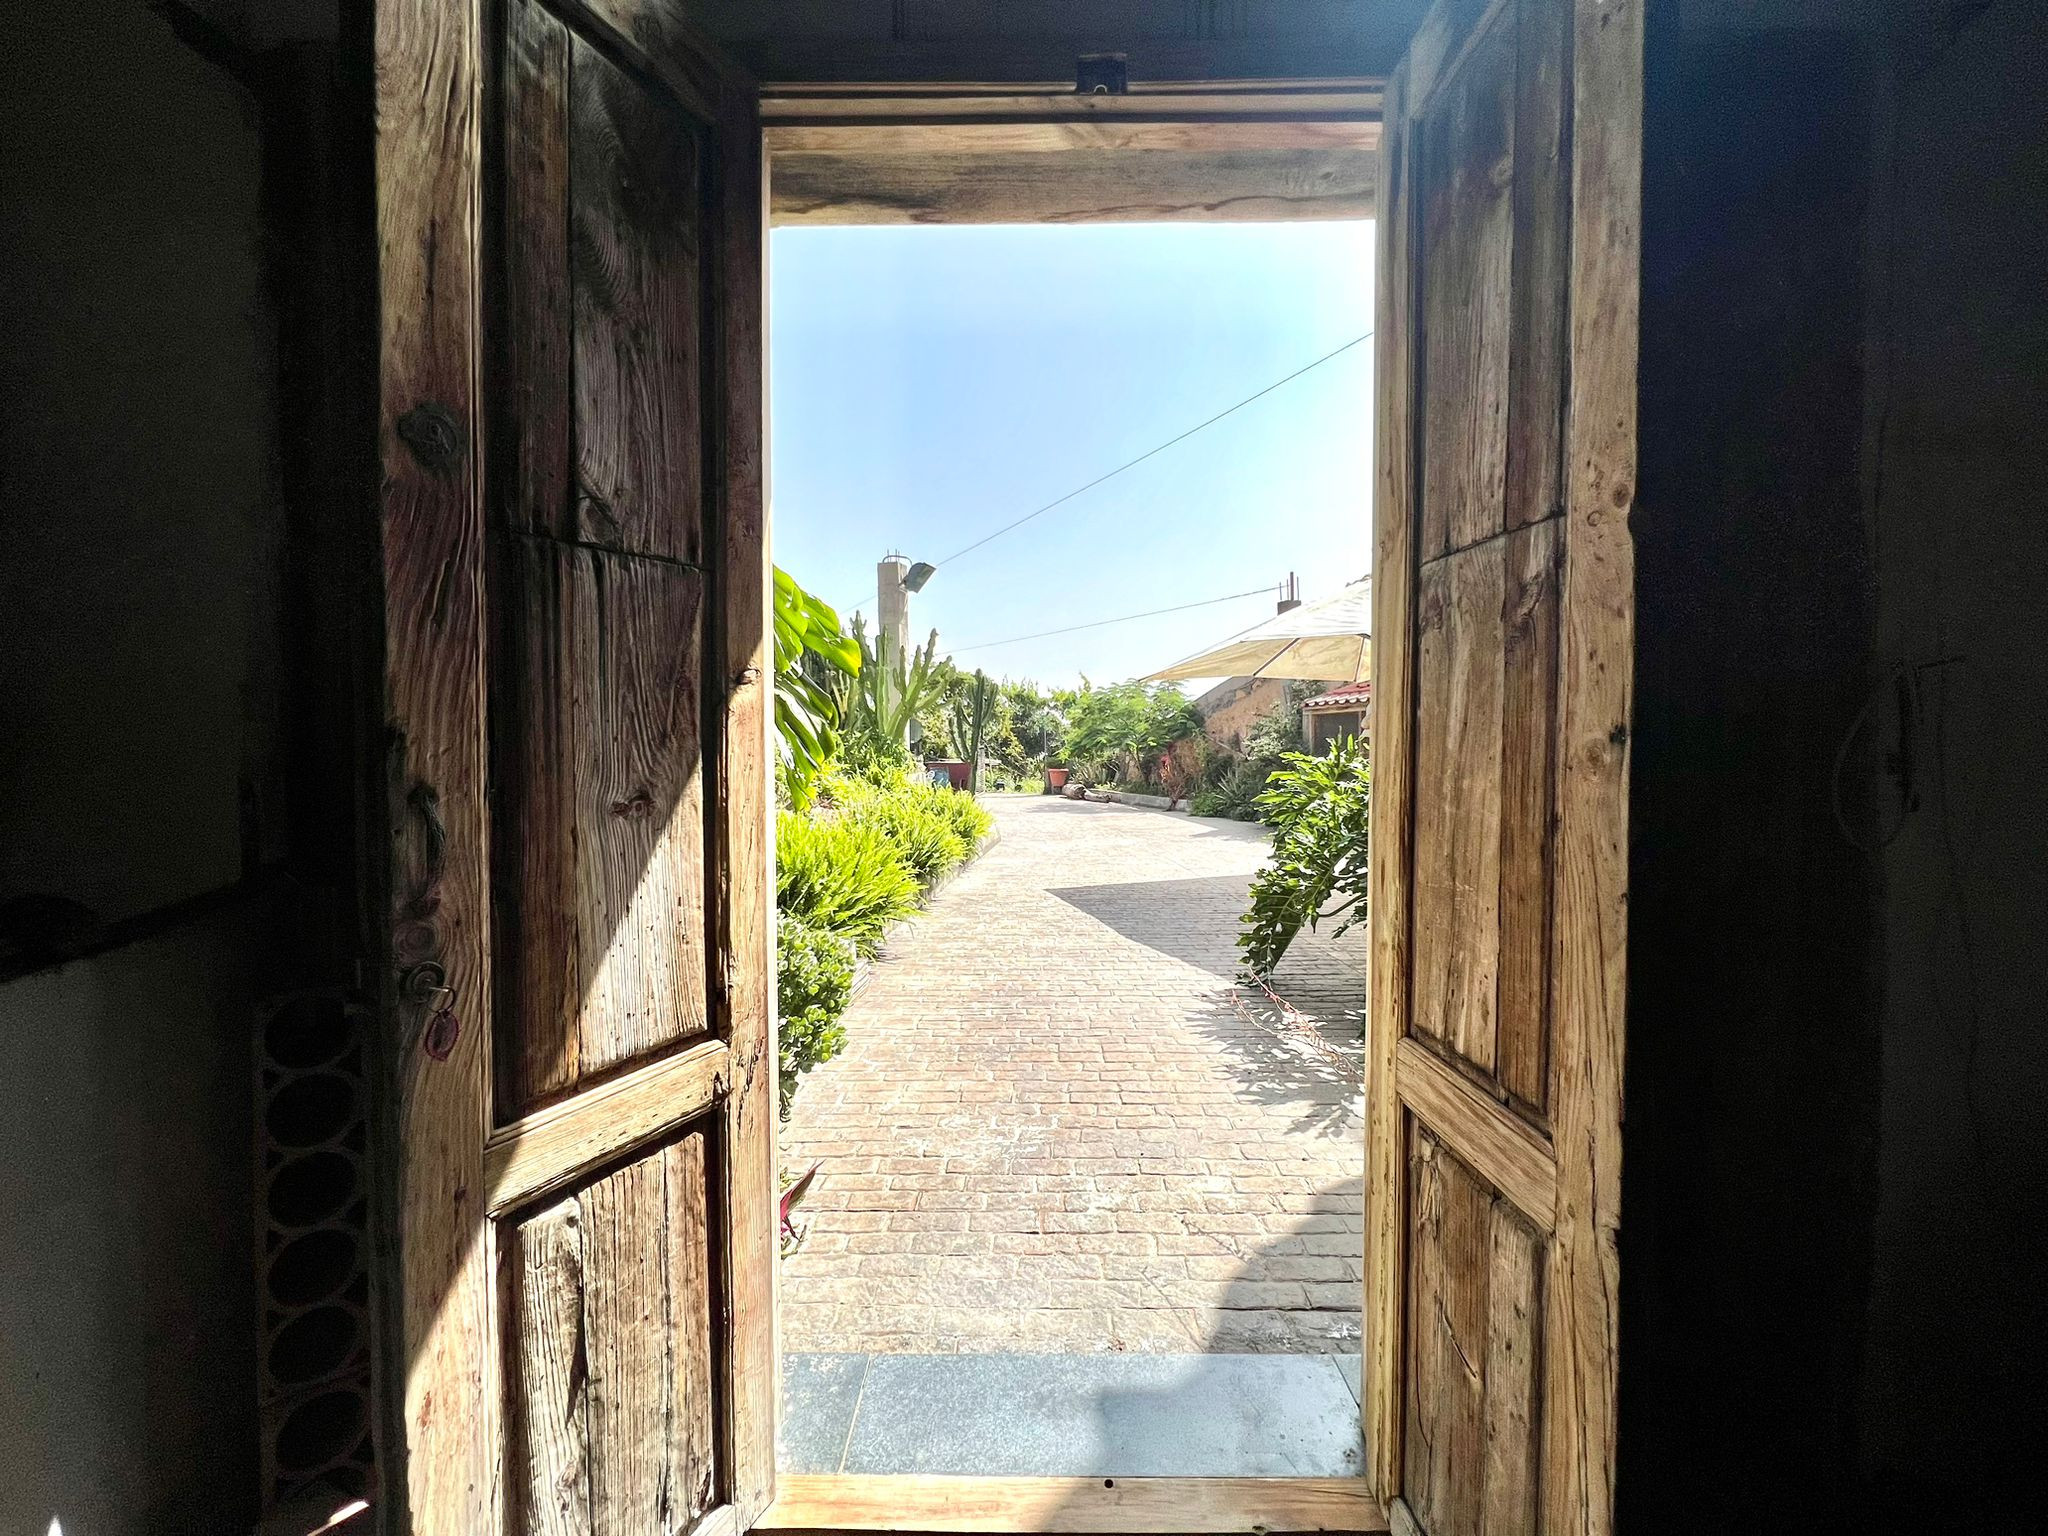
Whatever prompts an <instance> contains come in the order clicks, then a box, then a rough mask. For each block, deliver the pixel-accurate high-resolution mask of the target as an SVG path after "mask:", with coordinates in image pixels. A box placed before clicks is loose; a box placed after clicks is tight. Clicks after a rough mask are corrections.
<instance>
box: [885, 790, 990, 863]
mask: <svg viewBox="0 0 2048 1536" xmlns="http://www.w3.org/2000/svg"><path fill="white" fill-rule="evenodd" d="M903 793H904V796H905V797H906V798H907V799H909V800H910V801H911V802H912V803H913V804H917V805H922V806H924V807H926V808H927V809H929V810H930V811H932V812H933V813H934V814H936V815H938V816H941V817H943V818H945V819H946V820H947V821H948V822H950V823H951V824H952V827H953V832H954V834H955V835H956V836H957V837H958V838H959V839H960V844H961V847H962V848H963V849H964V850H965V851H966V852H967V853H972V852H974V850H975V849H977V848H979V847H980V846H981V840H982V839H983V838H984V837H987V836H988V829H989V828H990V827H992V826H994V825H995V821H994V819H993V818H992V817H991V816H990V815H989V813H988V811H987V810H986V809H984V808H983V806H982V804H981V802H979V801H978V800H976V799H975V798H974V796H972V795H967V794H962V793H961V792H960V791H959V790H957V789H949V788H947V787H946V786H945V785H943V784H910V785H907V786H905V788H904V791H903Z"/></svg>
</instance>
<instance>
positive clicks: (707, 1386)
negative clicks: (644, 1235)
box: [662, 1132, 719, 1530]
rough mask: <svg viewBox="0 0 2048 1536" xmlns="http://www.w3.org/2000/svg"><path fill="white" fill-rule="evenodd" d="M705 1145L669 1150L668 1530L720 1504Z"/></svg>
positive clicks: (696, 1139)
mask: <svg viewBox="0 0 2048 1536" xmlns="http://www.w3.org/2000/svg"><path fill="white" fill-rule="evenodd" d="M706 1141H707V1138H706V1137H705V1136H704V1134H703V1133H702V1132H698V1133H694V1134H692V1135H688V1136H684V1137H682V1138H681V1139H680V1140H678V1141H675V1142H673V1143H671V1144H670V1145H669V1146H668V1147H666V1148H664V1149H663V1151H662V1180H663V1185H664V1190H665V1194H666V1199H667V1216H668V1248H667V1252H666V1254H665V1258H666V1260H667V1267H668V1274H667V1277H666V1285H665V1289H666V1291H667V1294H668V1301H669V1338H668V1344H669V1363H668V1391H669V1407H668V1425H667V1430H668V1433H667V1441H666V1444H665V1446H664V1448H663V1450H664V1454H665V1456H666V1466H667V1469H668V1482H667V1484H666V1485H665V1497H664V1505H663V1510H662V1517H663V1529H665V1530H681V1529H685V1528H686V1527H687V1526H689V1525H690V1524H691V1523H693V1522H695V1521H697V1520H700V1519H702V1518H703V1517H704V1516H705V1515H707V1514H709V1513H710V1512H711V1511H712V1510H713V1509H715V1508H718V1507H719V1504H718V1401H717V1396H716V1390H717V1389H716V1386H715V1382H716V1377H717V1367H718V1358H717V1347H716V1345H715V1344H714V1342H713V1340H712V1330H711V1314H712V1309H713V1294H712V1284H713V1281H712V1274H711V1240H712V1232H713V1223H712V1215H711V1194H712V1184H711V1174H710V1170H709V1168H708V1167H707V1166H706V1160H707V1145H706Z"/></svg>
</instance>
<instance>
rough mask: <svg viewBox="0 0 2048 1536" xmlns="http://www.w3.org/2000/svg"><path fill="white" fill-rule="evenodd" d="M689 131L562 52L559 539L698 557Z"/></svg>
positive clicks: (699, 459)
mask: <svg viewBox="0 0 2048 1536" xmlns="http://www.w3.org/2000/svg"><path fill="white" fill-rule="evenodd" d="M698 161H699V155H698V146H697V135H696V132H695V130H694V129H693V128H692V126H691V124H690V121H689V119H688V118H687V117H686V116H684V114H683V113H681V112H680V111H678V110H677V109H676V108H675V106H674V105H673V104H672V103H670V102H668V101H666V100H664V99H663V98H662V97H661V95H660V94H659V93H657V92H655V91H654V90H652V89H650V88H649V87H648V86H647V85H646V84H644V83H643V82H641V81H640V80H637V79H635V78H634V77H632V76H631V75H628V74H627V73H626V72H625V71H624V70H623V69H621V68H620V67H619V66H618V65H616V64H614V63H612V62H611V60H609V59H608V58H606V57H605V56H604V55H603V54H602V53H600V52H598V50H597V49H595V48H593V47H592V46H591V45H590V44H589V43H587V42H585V41H583V39H582V38H580V37H576V38H573V39H572V41H571V45H570V97H569V189H568V190H569V206H570V272H571V281H570V289H571V301H572V302H571V308H572V313H573V316H574V322H573V334H572V338H571V347H572V351H573V358H574V367H573V374H574V378H575V389H574V421H575V434H574V446H575V455H576V483H575V489H574V497H573V500H574V508H573V512H572V514H571V520H570V522H569V523H568V524H567V525H566V526H558V527H556V528H555V529H554V530H553V531H554V532H556V533H557V535H558V536H559V537H561V538H563V539H566V540H569V541H572V542H578V543H587V544H595V545H602V546H605V547H607V548H614V549H624V550H630V551H633V552H634V553H637V554H646V555H660V556H662V557H664V558H666V559H670V560H681V561H688V562H692V563H695V562H697V561H698V560H700V559H701V557H702V552H703V511H702V508H703V438H702V432H701V429H700V425H699V422H700V414H701V410H702V399H701V396H702V392H703V391H702V380H701V377H700V374H699V368H700V362H699V356H698V349H699V344H700V337H699V334H698V332H699V305H700V303H701V294H700V288H699V274H698V261H699V251H698V239H699V236H700V234H701V228H700V225H701V206H700V205H701V202H702V195H703V194H702V188H701V186H700V182H699V163H698Z"/></svg>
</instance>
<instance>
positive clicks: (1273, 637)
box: [1145, 577, 1372, 683]
mask: <svg viewBox="0 0 2048 1536" xmlns="http://www.w3.org/2000/svg"><path fill="white" fill-rule="evenodd" d="M1371 676H1372V578H1370V577H1367V578H1366V579H1364V580H1363V581H1354V582H1353V583H1352V584H1351V585H1350V586H1348V587H1346V588H1345V589H1344V590H1343V591H1342V592H1339V593H1338V594H1337V595H1336V596H1335V597H1326V598H1323V599H1322V600H1321V601H1319V602H1313V603H1303V604H1302V605H1301V606H1300V607H1299V608H1290V609H1288V610H1287V612H1285V613H1278V614H1275V615H1274V616H1273V617H1272V618H1270V619H1267V620H1266V621H1265V622H1264V623H1262V624H1259V625H1256V626H1254V627H1253V628H1251V629H1248V630H1246V631H1244V633H1242V634H1238V635H1233V636H1231V637H1230V638H1229V639H1228V640H1225V641H1223V642H1222V643H1221V644H1218V645H1213V646H1211V647H1209V649H1207V650H1205V651H1197V652H1196V653H1195V654H1194V655H1192V656H1190V657H1188V658H1187V659H1186V660H1184V661H1176V662H1175V663H1174V664H1173V665H1172V666H1170V667H1162V668H1160V669H1159V670H1158V671H1157V672H1154V673H1153V674H1152V675H1151V676H1150V677H1148V678H1146V679H1145V681H1146V682H1148V683H1173V682H1179V681H1181V680H1182V679H1183V678H1189V677H1307V678H1315V679H1317V680H1319V681H1324V682H1333V683H1334V682H1346V683H1362V682H1365V681H1367V680H1368V679H1369V678H1370V677H1371Z"/></svg>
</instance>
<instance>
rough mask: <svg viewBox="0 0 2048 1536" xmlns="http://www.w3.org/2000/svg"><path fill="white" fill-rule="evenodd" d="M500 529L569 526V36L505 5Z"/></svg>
mask: <svg viewBox="0 0 2048 1536" xmlns="http://www.w3.org/2000/svg"><path fill="white" fill-rule="evenodd" d="M500 100H501V110H502V114H503V118H502V121H503V140H504V143H503V150H502V159H503V168H502V171H501V175H502V176H503V178H504V184H503V186H502V188H501V189H500V195H499V198H498V203H497V206H498V207H499V208H500V209H501V210H502V219H503V227H502V229H501V231H500V241H501V244H502V247H503V250H504V262H505V288H504V295H503V298H502V308H503V324H504V327H505V362H506V386H507V391H508V394H509V398H508V399H507V400H505V401H504V402H502V403H503V405H504V406H505V407H507V409H505V410H503V411H501V413H500V414H501V415H502V416H503V417H504V426H503V428H502V429H501V432H500V439H501V441H502V444H503V449H504V452H505V453H506V455H507V456H508V457H509V458H510V459H511V461H512V468H511V471H510V478H511V482H512V491H511V494H510V495H508V496H506V497H504V498H503V505H504V516H505V519H506V523H507V526H509V527H511V528H513V529H515V530H519V531H525V532H533V533H553V532H557V531H559V530H561V529H565V528H570V527H573V526H574V512H575V506H574V502H573V500H572V498H571V495H570V487H571V486H572V484H573V483H574V465H573V464H572V463H571V457H572V455H573V453H574V451H575V449H574V436H575V426H574V412H573V407H572V403H571V402H572V397H573V394H574V384H575V377H574V373H573V371H572V367H571V362H570V353H571V336H572V334H573V326H572V324H571V309H570V301H569V287H570V268H569V247H570V242H569V219H568V218H567V217H566V215H565V210H566V209H567V208H568V206H569V32H568V29H567V28H566V27H564V26H563V25H562V23H561V22H560V21H558V20H556V19H555V17H554V16H553V15H551V14H550V13H549V12H548V11H546V10H544V9H543V8H542V7H541V5H540V4H539V0H506V5H505V43H504V64H503V83H502V85H501V87H500Z"/></svg>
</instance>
